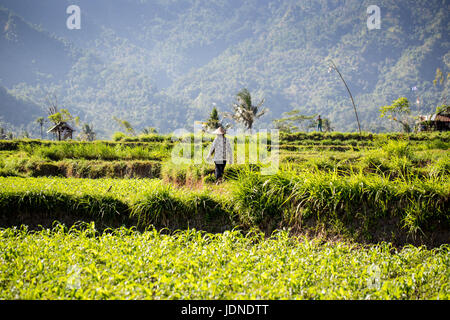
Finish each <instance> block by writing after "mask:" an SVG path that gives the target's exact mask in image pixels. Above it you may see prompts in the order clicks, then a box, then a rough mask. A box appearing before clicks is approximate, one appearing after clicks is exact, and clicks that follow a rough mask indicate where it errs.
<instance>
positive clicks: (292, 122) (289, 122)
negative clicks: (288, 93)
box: [273, 109, 316, 132]
mask: <svg viewBox="0 0 450 320" xmlns="http://www.w3.org/2000/svg"><path fill="white" fill-rule="evenodd" d="M283 115H284V116H285V117H284V118H281V119H277V120H274V121H273V122H274V124H275V127H276V128H277V129H279V130H281V131H285V132H294V131H298V130H299V129H300V126H302V125H303V124H304V123H305V121H306V122H310V121H312V119H314V118H315V117H316V115H312V116H307V115H303V114H301V113H300V110H295V109H294V110H292V111H288V112H284V113H283ZM307 128H308V124H306V126H305V129H307Z"/></svg>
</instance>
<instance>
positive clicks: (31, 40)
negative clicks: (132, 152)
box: [0, 0, 450, 137]
mask: <svg viewBox="0 0 450 320" xmlns="http://www.w3.org/2000/svg"><path fill="white" fill-rule="evenodd" d="M71 4H76V5H78V6H79V7H80V9H81V29H80V30H69V29H68V28H67V27H66V19H67V18H68V17H69V14H67V13H66V8H67V7H68V6H69V5H71ZM370 5H377V6H379V7H380V9H381V28H380V29H375V30H369V29H368V27H367V23H366V22H367V19H368V17H369V14H368V13H367V11H366V10H367V8H368V7H369V6H370ZM0 6H2V8H1V9H0V27H1V29H0V30H1V33H0V72H1V74H0V78H1V82H0V85H1V86H3V87H5V88H6V89H7V92H4V93H2V96H3V95H4V94H7V95H8V96H10V97H15V99H19V100H18V101H23V100H25V101H28V102H27V103H32V104H33V105H35V106H39V107H40V108H41V110H42V111H41V115H42V116H45V109H46V106H45V97H46V95H48V94H56V95H57V97H58V101H59V103H60V107H61V108H63V107H64V108H68V109H69V110H70V111H71V113H72V114H75V115H78V116H80V118H81V121H82V122H89V123H93V124H94V128H95V129H96V130H97V132H98V136H99V137H109V136H110V135H111V133H112V132H113V131H115V130H118V127H116V124H115V122H114V121H113V120H112V116H117V117H119V118H121V119H126V120H128V121H129V122H130V123H131V124H132V125H133V126H134V127H135V128H136V129H137V130H139V129H140V128H142V127H147V126H153V127H156V128H157V129H158V130H159V131H160V132H170V131H172V130H174V129H176V128H182V127H186V128H189V127H192V126H193V122H194V120H205V119H206V118H207V117H208V114H209V112H210V111H211V109H212V105H213V103H215V104H216V105H217V107H218V109H219V111H231V104H232V102H233V100H234V96H235V94H236V93H237V92H238V91H239V90H240V89H242V88H244V87H245V88H248V89H249V90H250V92H251V93H252V95H253V96H254V99H255V101H256V100H259V99H260V98H265V106H266V107H268V108H269V109H270V112H269V113H268V114H267V115H265V116H263V117H262V118H261V119H259V120H258V121H257V122H256V123H255V126H256V128H258V127H267V126H271V120H273V119H276V118H280V117H281V114H282V113H283V112H285V111H289V110H292V109H294V108H295V109H299V110H300V111H301V112H302V113H304V114H305V115H312V114H318V113H320V114H321V115H322V117H327V118H329V119H330V120H331V122H332V125H333V127H334V128H335V129H336V130H341V131H354V130H356V128H357V125H356V121H355V117H354V113H353V107H352V105H351V102H350V100H349V98H348V95H347V91H346V89H345V87H344V85H343V83H342V82H341V80H340V79H339V77H338V75H337V73H336V72H334V71H332V72H329V69H328V64H327V60H328V59H333V61H334V62H335V63H336V64H337V66H338V67H339V69H340V71H341V72H342V74H343V75H344V77H345V79H346V81H347V83H348V85H349V87H350V89H351V91H352V93H353V96H354V98H355V102H356V105H357V108H358V111H359V115H360V119H361V124H362V129H363V130H366V131H382V130H387V129H392V128H395V127H390V125H389V124H387V122H386V120H384V119H382V120H380V119H379V112H378V109H379V107H380V106H383V105H386V104H390V103H391V102H392V100H394V99H396V98H398V97H400V96H405V97H407V98H408V99H409V100H410V102H411V104H412V105H413V112H414V113H429V112H432V111H433V110H434V109H435V108H436V106H437V105H440V104H442V103H443V101H444V99H445V97H446V96H448V87H449V85H448V81H444V83H443V84H442V85H441V84H439V83H438V84H437V85H433V80H434V78H435V74H436V69H437V68H440V69H441V70H442V71H443V73H444V75H447V73H448V72H449V69H450V52H449V46H450V41H449V34H450V25H449V22H450V19H449V12H450V3H449V1H448V0H431V1H413V0H409V1H408V0H400V1H398V0H397V1H395V0H376V1H372V0H371V1H364V0H315V1H312V0H304V1H302V0H296V1H290V0H286V1H277V0H248V1H241V0H240V1H237V0H233V1H223V0H209V1H206V0H183V1H181V0H180V1H179V0H121V1H108V0H78V1H75V0H71V1H62V0H39V1H36V0H0ZM413 87H416V88H417V90H414V91H412V90H411V88H413ZM417 98H419V101H420V102H419V103H418V104H416V100H417ZM8 101H9V100H8V99H6V100H5V99H2V100H0V116H1V117H2V118H0V121H3V122H4V123H6V124H9V125H10V126H15V127H16V128H17V129H16V130H19V129H18V128H19V127H20V126H22V127H27V126H28V127H30V123H32V121H33V119H30V116H29V115H30V113H29V112H27V111H26V110H27V109H26V108H25V107H23V109H22V108H20V107H17V106H18V105H17V104H16V105H14V104H11V103H9V102H8ZM13 105H14V106H13ZM38 109H39V108H38ZM11 110H14V112H16V113H17V114H21V115H22V114H23V115H24V116H23V117H17V115H14V116H13V113H12V112H11ZM25 113H27V114H26V115H25ZM38 130H39V128H38V126H37V125H34V131H33V133H34V134H35V136H37V132H38Z"/></svg>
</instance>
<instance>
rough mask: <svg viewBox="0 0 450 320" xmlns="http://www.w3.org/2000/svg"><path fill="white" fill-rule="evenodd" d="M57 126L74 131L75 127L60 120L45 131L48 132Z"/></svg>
mask: <svg viewBox="0 0 450 320" xmlns="http://www.w3.org/2000/svg"><path fill="white" fill-rule="evenodd" d="M57 128H64V129H69V130H70V131H75V129H74V128H72V127H71V126H70V125H69V124H68V123H67V122H60V123H58V124H55V125H54V126H53V127H51V128H50V129H48V130H47V133H50V132H52V131H54V130H56V129H57Z"/></svg>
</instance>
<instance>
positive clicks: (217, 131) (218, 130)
mask: <svg viewBox="0 0 450 320" xmlns="http://www.w3.org/2000/svg"><path fill="white" fill-rule="evenodd" d="M213 133H214V134H225V133H226V131H225V129H224V128H222V127H218V128H217V129H216V131H214V132H213Z"/></svg>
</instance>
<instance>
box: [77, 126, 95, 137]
mask: <svg viewBox="0 0 450 320" xmlns="http://www.w3.org/2000/svg"><path fill="white" fill-rule="evenodd" d="M95 135H96V134H95V132H94V126H93V125H92V124H91V125H89V124H88V123H85V124H83V126H82V127H81V132H80V139H81V140H84V141H94V140H95Z"/></svg>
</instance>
